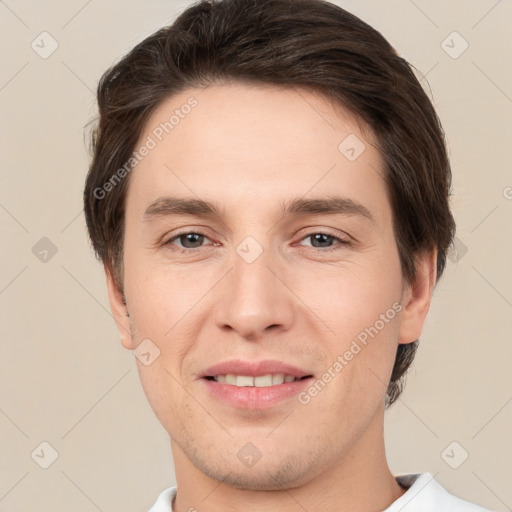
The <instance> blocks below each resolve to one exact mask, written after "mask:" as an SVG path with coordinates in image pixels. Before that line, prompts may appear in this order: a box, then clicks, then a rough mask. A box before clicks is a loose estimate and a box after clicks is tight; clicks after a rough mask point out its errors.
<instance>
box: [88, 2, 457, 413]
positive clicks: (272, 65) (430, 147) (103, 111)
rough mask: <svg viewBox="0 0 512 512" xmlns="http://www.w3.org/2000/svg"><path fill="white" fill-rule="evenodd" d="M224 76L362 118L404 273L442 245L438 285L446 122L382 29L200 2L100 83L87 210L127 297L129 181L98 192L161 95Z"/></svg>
mask: <svg viewBox="0 0 512 512" xmlns="http://www.w3.org/2000/svg"><path fill="white" fill-rule="evenodd" d="M225 80H235V81H236V80H239V81H249V82H252V83H260V84H275V85H281V86H293V87H295V86H298V87H304V88H308V89H310V90H314V91H316V92H319V93H321V94H323V95H324V96H325V97H328V98H330V99H332V100H334V101H336V102H339V104H341V105H343V106H344V107H345V108H348V109H349V110H350V111H351V112H352V113H354V114H355V115H356V116H357V118H358V119H362V120H364V121H365V122H366V124H367V125H368V126H370V127H371V130H372V131H373V133H374V135H375V137H376V139H377V147H378V149H379V151H380V153H381V155H382V158H383V161H384V167H385V175H384V177H385V180H386V185H387V192H388V196H389V199H390V203H391V208H392V212H393V229H394V234H395V239H396V242H397V248H398V251H399V255H400V263H401V268H402V274H403V276H404V278H405V279H406V280H407V281H408V282H412V280H413V279H414V278H415V277H416V268H415V258H416V257H417V256H418V255H420V254H422V253H425V252H427V251H431V250H434V249H435V248H437V251H438V253H437V279H439V278H440V276H441V274H442V273H443V270H444V267H445V263H446V254H447V251H448V249H449V246H450V245H451V243H452V241H453V236H454V232H455V221H454V219H453V216H452V214H451V212H450V207H449V196H450V193H451V169H450V163H449V159H448V155H447V151H446V147H445V136H444V131H443V129H442V126H441V123H440V121H439V118H438V116H437V114H436V112H435V110H434V108H433V106H432V103H431V101H430V100H429V98H428V96H427V95H426V93H425V91H424V90H423V88H422V86H421V84H420V82H419V81H418V79H417V78H416V76H415V74H414V73H413V71H412V69H411V65H410V64H408V62H407V61H406V60H405V59H403V58H402V57H400V56H399V55H398V54H397V53H396V51H395V50H394V49H393V47H392V46H391V45H390V44H389V43H388V42H387V41H386V39H385V38H384V37H383V36H382V35H381V34H380V33H379V32H378V31H376V30H375V29H374V28H372V27H371V26H369V25H368V24H366V23H364V22H363V21H362V20H360V19H359V18H357V17H356V16H354V15H353V14H350V13H349V12H347V11H345V10H344V9H342V8H341V7H338V6H336V5H334V4H331V3H329V2H327V1H323V0H203V1H199V2H196V3H194V4H193V5H191V6H190V7H189V8H187V9H186V10H185V11H184V12H183V13H182V14H181V15H180V16H179V17H178V18H177V19H176V20H175V22H174V23H173V24H172V25H170V26H168V27H165V28H162V29H160V30H158V31H157V32H155V33H154V34H152V35H150V36H149V37H147V38H146V39H145V40H144V41H142V42H141V43H139V44H138V45H137V46H135V47H134V48H133V49H132V50H131V51H130V52H129V53H128V54H127V55H126V56H124V57H123V58H122V59H121V60H120V61H119V62H117V63H116V64H115V65H114V66H112V67H111V68H110V69H108V70H107V71H106V72H105V73H104V75H103V76H102V77H101V80H100V82H99V85H98V91H97V96H98V107H99V119H98V122H97V124H96V126H95V128H94V129H93V131H92V135H91V150H92V154H93V156H92V162H91V165H90V169H89V173H88V175H87V180H86V185H85V190H84V211H85V218H86V222H87V228H88V231H89V235H90V239H91V242H92V246H93V248H94V250H95V253H96V256H97V257H98V259H100V260H101V261H102V262H103V263H104V264H105V265H106V267H107V269H109V271H110V272H111V273H112V275H113V276H114V278H115V280H116V283H117V285H118V287H119V289H120V290H121V291H122V290H123V236H124V208H125V197H126V191H127V187H128V184H129V175H127V176H126V178H124V179H122V180H120V182H119V183H116V186H112V187H109V191H108V193H105V194H103V193H102V194H99V193H98V190H103V191H104V189H102V188H101V187H103V186H104V184H106V183H108V182H109V180H110V182H111V180H112V177H113V176H114V175H115V173H116V171H118V170H119V169H121V168H123V166H125V165H126V162H127V161H128V160H129V159H130V157H131V154H132V152H133V151H134V148H135V144H136V143H137V140H138V139H139V137H140V135H141V132H142V130H143V129H144V126H145V123H146V121H147V120H148V118H149V116H150V115H151V114H152V113H153V112H154V110H155V109H156V108H157V107H158V106H159V105H160V104H161V103H162V102H163V101H164V100H165V99H167V98H169V97H170V96H172V95H174V94H176V93H178V92H181V91H183V90H185V89H187V88H192V87H203V86H207V85H209V84H212V83H217V82H223V81H225ZM125 168H126V167H125ZM118 176H119V175H118ZM99 196H100V197H99ZM103 196H104V197H103ZM418 341H419V340H415V341H414V342H413V343H408V344H399V345H398V349H397V354H396V360H395V364H394V368H393V372H392V376H391V381H390V383H389V386H388V389H387V394H386V407H389V406H390V405H391V404H392V403H394V402H395V401H396V399H397V398H398V397H399V395H400V394H401V392H402V389H403V380H404V377H405V373H406V371H407V369H408V368H409V366H410V365H411V363H412V361H413V359H414V356H415V353H416V349H417V346H418Z"/></svg>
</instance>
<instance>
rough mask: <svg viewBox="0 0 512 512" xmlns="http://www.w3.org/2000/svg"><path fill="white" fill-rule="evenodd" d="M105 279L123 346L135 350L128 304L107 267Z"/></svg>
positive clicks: (105, 268) (105, 267)
mask: <svg viewBox="0 0 512 512" xmlns="http://www.w3.org/2000/svg"><path fill="white" fill-rule="evenodd" d="M104 270H105V278H106V281H107V291H108V300H109V302H110V309H111V310H112V315H113V317H114V320H115V322H116V325H117V328H118V329H119V332H120V334H121V344H122V345H123V347H124V348H126V349H128V350H133V349H134V346H133V340H132V336H131V327H130V319H129V316H130V315H129V313H128V310H127V308H126V303H125V300H124V295H123V293H122V291H121V290H120V289H119V288H118V286H117V284H116V282H115V280H114V277H113V275H112V272H111V271H110V269H109V268H108V267H107V266H106V265H105V266H104Z"/></svg>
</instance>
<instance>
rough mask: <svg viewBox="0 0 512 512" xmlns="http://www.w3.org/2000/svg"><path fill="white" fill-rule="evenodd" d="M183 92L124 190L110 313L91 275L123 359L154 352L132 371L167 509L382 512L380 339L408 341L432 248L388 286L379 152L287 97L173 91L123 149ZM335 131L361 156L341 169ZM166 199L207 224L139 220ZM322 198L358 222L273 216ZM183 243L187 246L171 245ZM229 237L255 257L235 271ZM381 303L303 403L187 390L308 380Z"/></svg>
mask: <svg viewBox="0 0 512 512" xmlns="http://www.w3.org/2000/svg"><path fill="white" fill-rule="evenodd" d="M191 96H193V97H194V98H195V99H196V100H197V102H198V105H197V106H196V107H195V108H194V109H192V111H191V112H190V114H188V115H187V116H185V117H184V119H181V120H180V123H179V124H178V125H177V126H175V127H174V129H173V131H172V132H170V133H169V134H168V135H167V136H165V137H164V138H163V140H162V141H161V142H160V143H159V144H158V145H157V147H155V148H154V149H152V150H151V151H150V152H149V154H148V155H147V156H146V157H145V158H144V159H143V160H142V161H141V162H140V163H139V164H138V165H137V167H136V168H135V169H134V170H133V171H132V172H131V175H130V177H129V179H130V183H129V189H128V194H127V200H126V227H125V240H124V242H125V245H124V292H125V298H126V306H125V305H124V303H123V297H122V294H121V293H120V291H119V290H118V289H117V288H116V286H115V284H114V280H113V279H112V276H111V273H110V272H109V271H108V269H107V267H106V278H107V286H108V292H109V299H110V304H111V308H112V311H113V314H114V317H115V319H116V322H117V325H118V327H119V330H120V332H121V336H122V344H123V346H124V347H125V348H126V349H129V350H134V349H136V348H137V346H138V345H139V343H141V342H142V340H144V339H147V338H149V339H150V340H151V341H152V342H153V343H154V344H155V345H156V346H157V347H158V348H159V350H160V355H159V357H158V358H156V359H155V360H154V362H153V363H152V364H150V365H148V366H145V365H144V364H142V363H141V362H140V361H139V360H137V366H138V371H139V375H140V379H141V382H142V385H143V388H144V391H145V393H146V396H147V398H148V400H149V402H150V404H151V406H152V408H153V410H154V411H155V414H156V415H157V417H158V419H159V420H160V422H161V423H162V425H163V426H164V427H165V429H166V430H167V432H168V433H169V436H170V442H171V448H172V452H173V459H174V465H175V471H176V478H177V488H178V493H177V498H176V500H175V502H174V504H173V510H174V511H175V512H185V511H187V510H191V507H193V508H194V509H196V510H200V511H212V512H213V511H223V512H225V511H242V510H244V511H259V512H261V511H267V510H268V511H270V510H273V511H287V512H288V511H290V512H291V511H294V512H295V511H303V510H323V511H325V512H329V511H332V512H334V511H336V512H340V511H351V512H354V511H366V512H370V511H382V510H384V509H385V508H386V507H387V506H389V505H390V504H391V503H392V502H393V501H395V500H396V499H397V498H398V497H400V496H401V495H402V494H403V493H404V492H405V491H404V489H402V488H401V487H400V486H399V485H398V484H397V482H396V480H395V479H394V477H393V475H392V473H391V471H390V469H389V467H388V464H387V461H386V455H385V448H384V435H383V424H384V398H385V392H386V388H387V383H388V382H389V380H390V377H391V370H392V367H393V362H394V357H395V353H396V349H397V346H398V344H399V343H410V342H412V341H414V340H416V339H417V338H418V337H419V336H420V334H421V331H422V328H423V324H424V321H425V318H426V315H427V312H428V309H429V305H430V300H431V296H432V291H433V288H434V285H435V277H434V276H435V261H436V252H435V251H432V252H431V253H428V254H425V255H423V256H422V257H421V258H420V259H419V260H418V266H417V269H418V277H417V279H416V280H415V282H414V283H407V282H406V281H405V280H404V279H403V277H402V274H401V268H400V262H399V257H398V250H397V246H396V242H395V239H394V236H393V228H392V215H391V207H390V203H389V200H388V196H387V192H386V187H385V183H384V180H383V178H382V176H383V164H382V159H381V155H380V153H379V152H378V150H377V149H376V148H375V146H374V144H375V142H374V139H373V138H372V135H371V131H370V130H369V129H368V127H366V126H365V125H364V123H363V122H362V121H361V120H358V119H357V118H355V117H354V116H353V115H352V114H350V113H349V112H348V111H347V110H345V109H344V108H342V107H341V106H339V105H333V104H332V103H331V102H330V101H329V100H327V99H326V98H324V97H322V96H320V95H318V94H316V93H313V92H309V91H306V90H304V89H298V88H283V87H277V86H270V85H269V86H266V85H265V86H262V85H254V84H247V83H239V82H232V83H223V84H217V85H212V86H210V87H208V88H201V89H200V88H197V89H188V90H186V91H183V92H181V93H180V94H178V95H175V96H173V97H171V98H169V99H167V100H166V101H165V102H163V103H162V104H161V105H160V106H159V107H158V108H157V109H156V110H155V112H154V113H153V115H152V116H151V118H150V119H149V121H148V122H147V125H146V127H145V130H144V132H143V133H142V134H141V137H140V144H142V143H143V142H144V141H145V140H146V138H147V136H148V135H151V133H152V130H153V129H154V128H155V127H156V126H158V125H159V123H160V122H163V121H165V120H167V119H168V118H169V116H170V115H171V114H172V112H173V110H174V109H176V108H180V106H181V105H183V104H184V103H186V102H187V100H188V99H189V98H190V97H191ZM349 134H355V135H357V137H358V138H359V139H360V140H362V141H363V142H364V144H365V146H366V149H365V150H364V152H363V153H362V154H361V155H360V156H359V157H358V158H357V159H356V160H355V161H349V160H348V159H347V158H346V157H345V156H344V155H343V154H342V153H341V152H340V151H339V150H338V145H339V144H340V142H341V141H343V140H344V139H345V137H347V135H349ZM140 144H139V145H140ZM139 145H138V146H139ZM138 146H137V147H138ZM170 195H174V196H179V197H187V198H196V199H197V198H200V199H203V200H207V201H213V202H216V203H217V204H218V205H219V207H220V211H219V215H218V216H216V217H211V218H210V217H209V218H203V217H198V216H190V215H167V216H158V217H155V218H153V219H151V220H150V221H145V220H144V212H145V210H146V208H147V207H148V205H149V204H150V203H152V202H153V201H155V200H156V199H158V198H160V197H163V196H170ZM332 195H341V196H344V197H348V198H351V199H352V200H354V201H357V202H359V203H361V204H363V205H364V206H365V207H366V208H367V209H368V210H369V211H370V212H371V215H372V216H373V218H374V220H375V222H374V223H372V222H370V221H368V220H367V219H365V218H364V217H363V216H360V215H347V214H335V215H332V214H330V215H329V214H308V215H305V216H292V217H284V218H283V217H282V216H281V206H282V204H283V202H286V201H290V200H293V199H295V198H302V197H304V198H326V197H329V196H332ZM183 231H185V232H189V233H195V232H198V231H199V232H200V233H203V234H204V235H205V238H204V239H201V238H199V241H197V240H196V239H194V238H192V242H191V241H190V237H189V238H187V237H181V238H179V237H178V238H173V237H175V235H176V234H177V233H181V232H183ZM322 232H327V233H328V234H329V235H332V237H340V238H342V239H345V240H347V239H348V240H351V241H352V243H351V244H350V245H346V244H341V243H340V242H339V241H338V239H337V238H330V237H327V241H326V242H324V244H323V245H318V243H317V244H316V245H314V244H315V240H314V237H311V236H308V235H314V234H315V233H322ZM247 236H252V237H253V238H254V239H255V240H256V241H257V242H258V243H259V244H260V246H261V247H262V249H263V252H262V254H261V255H260V256H259V258H257V259H256V260H255V261H254V262H252V263H250V264H249V263H247V262H246V261H245V260H244V259H243V258H241V257H240V256H239V254H238V253H237V252H236V248H237V246H238V245H239V244H240V243H241V242H242V241H243V240H244V239H245V238H246V237H247ZM169 240H171V241H170V243H169V244H168V245H164V244H163V242H166V241H169ZM159 241H162V243H161V244H160V243H159ZM187 244H188V245H187ZM201 244H202V245H201ZM191 247H192V248H194V247H196V248H198V249H197V250H195V251H191V249H190V248H191ZM329 248H331V249H333V248H334V250H331V251H329V252H327V251H326V249H329ZM180 249H182V250H183V251H189V253H181V252H179V250H180ZM190 251H191V252H190ZM397 301H399V302H400V304H401V305H402V310H401V311H400V313H399V314H397V315H396V316H395V317H394V318H393V319H392V320H390V321H389V322H388V323H386V325H385V327H384V328H383V329H381V330H380V331H379V333H378V335H377V336H375V337H374V338H372V339H370V341H369V342H368V344H367V345H366V346H365V347H364V348H363V349H362V350H361V351H360V352H359V353H358V354H357V355H356V356H354V358H353V359H352V360H351V361H350V362H349V363H348V364H347V365H346V366H345V367H344V368H343V370H342V371H341V372H339V373H338V374H337V375H336V377H335V378H333V379H332V380H331V381H330V382H329V383H328V384H327V385H326V386H325V388H324V389H323V390H322V391H321V392H319V393H318V394H317V396H315V397H312V398H311V401H310V402H309V403H307V404H301V403H299V401H298V400H297V398H296V397H292V398H290V399H286V400H283V401H282V402H281V403H280V404H279V405H278V406H276V407H273V408H271V409H259V410H258V409H248V410H240V409H236V408H233V407H231V406H229V405H227V404H225V403H223V402H221V401H219V400H217V399H215V398H213V397H212V396H210V395H209V394H208V393H207V391H206V390H205V387H204V385H203V384H204V382H202V381H201V380H200V379H199V378H198V377H199V375H200V374H201V372H202V371H204V370H205V369H206V368H207V367H209V366H211V365H212V364H214V363H218V362H221V361H225V360H227V359H231V358H234V357H240V358H242V359H248V360H251V359H252V360H255V359H258V360H259V359H278V360H281V361H285V362H287V363H290V364H293V365H295V366H298V367H300V368H303V369H305V370H307V371H308V373H311V374H313V375H314V376H315V377H320V376H321V375H322V373H324V372H325V371H326V370H327V368H329V367H332V365H333V363H334V362H335V361H336V359H337V357H338V355H340V354H343V353H345V351H346V350H348V349H349V347H350V344H351V342H352V340H354V339H355V338H356V336H357V335H358V334H359V333H360V332H361V331H363V330H364V328H365V327H369V326H372V325H374V324H375V322H376V320H378V319H379V315H381V314H383V313H385V312H386V311H387V310H388V309H389V308H391V307H392V304H393V303H395V302H397ZM127 309H128V311H129V314H130V316H129V317H128V316H127ZM249 441H250V442H251V443H253V445H255V446H256V447H257V449H258V450H259V452H260V453H261V459H260V460H259V461H258V462H257V463H256V464H254V465H253V466H252V467H246V466H245V465H244V464H242V463H241V461H240V459H239V458H238V457H237V452H238V451H239V450H240V449H241V448H242V447H243V446H244V445H245V444H246V443H247V442H249Z"/></svg>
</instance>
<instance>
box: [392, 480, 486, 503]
mask: <svg viewBox="0 0 512 512" xmlns="http://www.w3.org/2000/svg"><path fill="white" fill-rule="evenodd" d="M395 478H396V480H397V481H398V482H399V483H400V484H401V485H403V486H404V487H408V490H407V491H406V492H405V494H403V495H402V496H400V498H398V499H397V500H396V501H395V502H394V503H393V504H392V505H391V506H390V507H388V508H387V509H386V510H385V511H384V512H398V511H401V512H437V511H439V510H443V511H453V512H492V511H490V510H488V509H486V508H483V507H481V506H479V505H476V504H475V503H470V502H469V501H466V500H463V499H461V498H458V497H457V496H454V495H453V494H451V493H449V492H448V491H447V490H446V489H445V488H444V487H443V486H442V485H441V484H440V483H439V482H437V481H436V480H435V478H434V477H433V475H432V474H430V473H421V474H414V475H400V476H397V477H395Z"/></svg>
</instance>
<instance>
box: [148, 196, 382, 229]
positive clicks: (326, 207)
mask: <svg viewBox="0 0 512 512" xmlns="http://www.w3.org/2000/svg"><path fill="white" fill-rule="evenodd" d="M219 212H220V208H219V207H218V205H217V204H216V203H213V202H210V201H203V200H202V199H193V198H190V199H189V198H183V197H160V198H158V199H156V200H155V201H153V202H152V203H151V204H150V205H149V206H148V207H147V208H146V210H145V212H144V215H143V220H144V221H146V222H149V221H150V220H151V219H153V218H156V217H168V216H173V215H192V216H197V217H206V218H207V217H218V216H219V215H220V214H219ZM322 214H327V215H336V214H343V215H357V216H360V217H363V218H365V219H367V220H369V221H370V222H371V223H372V224H374V225H376V222H375V219H374V217H373V215H372V214H371V212H370V210H369V209H368V208H366V206H364V205H362V204H361V203H358V202H356V201H354V200H353V199H350V198H348V197H341V196H331V197H328V198H314V199H303V198H298V199H293V200H292V201H288V202H283V203H282V205H281V215H282V216H283V217H289V216H305V215H322Z"/></svg>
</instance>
